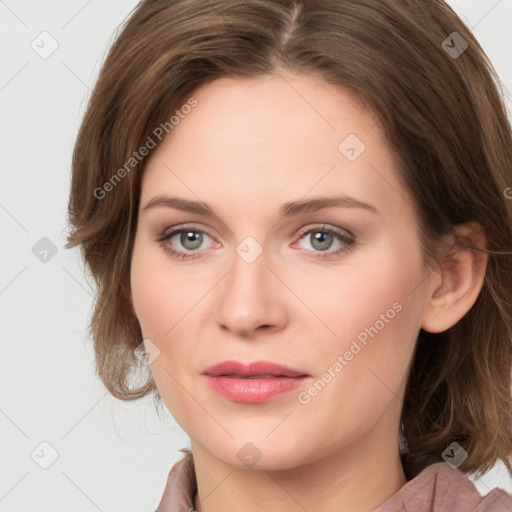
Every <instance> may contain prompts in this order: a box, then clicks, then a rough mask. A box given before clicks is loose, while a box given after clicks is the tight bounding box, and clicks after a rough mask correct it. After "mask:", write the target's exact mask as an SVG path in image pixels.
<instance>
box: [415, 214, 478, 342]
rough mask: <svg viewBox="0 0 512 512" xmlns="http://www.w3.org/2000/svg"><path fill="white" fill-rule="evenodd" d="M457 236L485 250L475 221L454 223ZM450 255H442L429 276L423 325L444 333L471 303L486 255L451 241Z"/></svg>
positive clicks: (475, 297)
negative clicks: (436, 266) (456, 224)
mask: <svg viewBox="0 0 512 512" xmlns="http://www.w3.org/2000/svg"><path fill="white" fill-rule="evenodd" d="M455 231H456V233H457V235H458V236H460V237H464V238H465V239H466V242H467V244H469V245H470V246H473V247H478V248H480V249H486V247H487V240H486V236H485V232H484V230H483V228H482V226H481V225H480V224H479V223H478V222H475V221H471V222H468V223H466V224H461V225H458V226H455ZM449 238H450V239H451V240H450V241H449V242H448V243H449V244H450V246H451V247H452V249H451V251H450V252H449V254H443V255H441V256H440V257H441V261H440V264H439V267H438V268H437V269H436V271H435V272H433V274H432V275H431V276H430V277H429V285H428V286H427V292H428V295H427V299H426V302H425V306H424V310H423V317H422V326H421V327H422V328H423V329H424V330H425V331H428V332H432V333H437V332H443V331H446V330H447V329H449V328H450V327H452V326H453V325H455V324H456V323H457V322H458V321H459V320H460V319H461V318H462V317H463V316H464V315H465V314H466V313H467V312H468V311H469V310H470V309H471V307H472V306H473V304H474V303H475V301H476V299H477V297H478V294H479V293H480V290H481V289H482V285H483V282H484V276H485V271H486V269H487V260H488V256H487V253H486V252H483V251H479V250H476V249H471V248H469V247H467V246H466V245H451V244H453V236H450V237H449ZM445 242H446V238H445Z"/></svg>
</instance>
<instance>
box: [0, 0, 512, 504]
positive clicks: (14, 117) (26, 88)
mask: <svg viewBox="0 0 512 512" xmlns="http://www.w3.org/2000/svg"><path fill="white" fill-rule="evenodd" d="M136 3H137V2H136V1H135V0H108V1H99V0H89V1H85V0H66V1H64V0H51V1H50V0H48V1H45V2H36V1H24V0H7V1H0V41H1V43H0V44H1V48H2V52H1V54H0V127H1V133H0V157H1V160H0V169H1V173H2V174H1V179H2V181H1V187H0V226H1V228H0V229H1V231H0V232H1V248H2V251H1V258H0V311H1V319H2V340H1V343H2V344H1V358H0V429H1V430H0V432H1V434H0V460H1V465H0V512H21V511H23V512H32V511H34V512H35V511H37V512H50V511H51V512H60V511H69V510H73V511H74V512H94V511H98V510H99V511H103V512H111V511H112V512H113V511H120V510H123V511H124V512H131V511H139V512H140V511H143V510H150V511H151V510H154V509H155V508H156V506H157V504H158V501H159V499H160V497H161V495H162V491H163V488H164V485H165V481H166V478H167V474H168V472H169V470H170V468H171V466H172V465H173V463H174V462H175V461H177V460H178V459H180V458H181V454H180V453H179V452H178V451H177V450H178V449H179V448H182V447H184V446H188V438H187V436H186V435H185V434H184V433H183V431H182V430H181V429H180V428H179V427H178V426H177V424H176V423H175V422H174V420H173V419H172V418H171V417H170V415H169V414H168V413H167V411H165V417H164V419H162V420H160V419H159V418H158V416H157V415H156V413H155V412H154V410H153V407H152V403H151V401H150V400H144V401H140V402H132V403H125V402H120V401H117V400H115V399H113V398H111V397H110V395H108V394H107V393H106V392H105V390H104V389H103V387H102V386H101V384H100V383H99V381H98V380H97V378H96V377H95V375H94V367H93V354H92V350H91V344H90V342H89V340H88V339H87V336H86V326H87V321H88V318H89V315H90V313H91V305H92V283H88V280H87V279H86V277H85V275H84V269H83V268H82V266H81V264H80V259H79V258H78V252H77V251H76V250H71V251H69V250H64V249H63V245H64V243H65V236H64V235H65V229H66V223H65V222H66V219H65V212H66V207H67V201H68V193H69V180H70V159H71V152H72V148H73V143H74V138H75V136H76V133H77V130H78V126H79V122H80V119H81V116H82V115H83V112H84V109H85V106H86V102H87V99H88V97H89V95H90V90H91V88H92V86H93V84H94V81H95V78H96V76H97V73H98V71H99V68H100V65H101V62H102V60H103V58H104V56H105V53H106V51H107V49H108V47H109V44H110V43H111V41H112V38H113V34H114V31H115V29H116V28H117V27H118V26H119V25H120V23H121V22H122V21H123V20H124V18H125V17H126V16H127V15H128V14H129V12H130V11H131V10H132V8H133V7H135V5H136ZM449 3H450V4H451V5H452V6H453V7H454V8H455V9H456V11H457V12H458V13H459V14H460V15H461V16H462V17H463V19H465V21H466V22H467V23H468V25H469V26H470V27H472V28H473V31H474V32H475V34H476V36H477V38H478V39H479V40H480V42H481V44H482V45H483V47H484V49H485V50H486V51H487V53H488V55H489V57H490V59H491V61H492V62H493V64H494V66H495V67H496V69H497V71H498V73H499V74H500V76H501V78H502V80H503V82H504V84H505V86H506V87H507V89H508V90H512V50H511V48H512V32H511V22H512V0H501V1H496V0H490V1H487V0H485V1H484V0H458V1H451V2H449ZM45 31H46V32H48V33H49V34H50V36H48V35H40V34H41V33H42V32H45ZM53 41H56V43H55V42H53ZM52 44H58V48H57V49H56V50H55V51H54V53H53V54H52V55H50V56H48V57H47V58H42V57H41V56H40V54H41V53H43V52H45V51H46V52H48V51H49V50H51V48H52ZM31 45H33V46H34V47H35V48H37V51H38V52H39V53H36V51H35V50H34V49H33V48H32V47H31ZM37 45H38V46H37ZM43 56H46V55H43ZM508 104H509V105H510V96H509V100H508ZM511 185H512V184H511ZM43 237H47V238H48V239H49V240H50V241H51V243H52V244H54V246H55V250H56V251H57V252H56V254H55V255H53V256H52V253H51V249H50V252H49V253H48V254H47V256H46V258H47V260H48V261H46V262H42V261H40V259H39V258H38V257H36V254H34V253H33V247H34V246H36V244H38V243H39V244H43V246H44V244H48V242H47V241H43V242H40V240H41V239H42V238H43ZM43 246H41V247H40V246H38V245H37V246H36V249H37V248H38V249H39V256H40V257H44V252H41V251H44V248H45V247H46V246H44V247H43ZM35 252H36V253H37V252H38V251H37V250H36V251H35ZM42 442H47V443H49V444H50V445H51V446H52V447H53V448H49V447H48V446H47V445H41V443H42ZM34 450H35V451H34ZM52 450H56V451H57V452H58V458H57V459H56V460H55V462H54V463H53V464H52V465H51V466H50V467H49V468H48V469H42V468H41V467H40V465H41V464H43V465H44V464H49V463H50V462H51V460H52V459H51V457H52V453H53V452H52ZM496 485H499V486H501V487H503V488H505V489H507V490H509V491H512V481H511V480H510V479H509V477H508V475H507V473H506V471H505V470H504V467H503V466H501V465H500V466H497V467H496V468H495V469H494V470H493V471H492V472H491V473H490V474H488V475H487V476H486V477H484V479H483V480H482V481H480V482H478V488H479V490H480V491H481V492H482V494H486V493H487V492H488V491H489V489H490V488H492V487H495V486H496Z"/></svg>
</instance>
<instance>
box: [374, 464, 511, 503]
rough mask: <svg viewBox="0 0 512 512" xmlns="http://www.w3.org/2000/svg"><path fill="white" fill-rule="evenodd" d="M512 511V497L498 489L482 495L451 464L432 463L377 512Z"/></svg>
mask: <svg viewBox="0 0 512 512" xmlns="http://www.w3.org/2000/svg"><path fill="white" fill-rule="evenodd" d="M400 510H404V511H405V510H414V511H415V512H434V511H435V512H438V511H446V512H448V511H449V512H512V496H511V495H510V494H508V493H507V492H505V491H504V490H502V489H499V488H495V489H493V490H492V491H490V492H489V493H488V494H487V495H486V496H482V495H481V494H480V493H479V492H478V489H477V488H476V487H475V485H474V484H473V482H472V481H471V480H470V479H469V478H468V476H467V475H466V474H464V473H462V472H461V471H459V470H458V469H455V468H453V467H452V466H450V465H449V464H448V463H447V462H437V463H434V464H430V465H428V466H427V467H425V468H424V469H422V470H421V471H420V473H419V474H418V475H417V476H415V477H414V478H413V479H412V480H410V481H409V482H408V483H407V484H406V485H404V486H403V487H402V488H401V489H400V490H399V491H398V492H397V493H396V494H394V495H393V496H392V497H391V498H389V499H388V500H387V501H386V502H384V503H383V504H382V505H381V507H380V508H379V509H378V511H376V512H391V511H393V512H395V511H396V512H398V511H400Z"/></svg>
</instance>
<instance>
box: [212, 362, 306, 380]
mask: <svg viewBox="0 0 512 512" xmlns="http://www.w3.org/2000/svg"><path fill="white" fill-rule="evenodd" d="M203 374H205V375H210V376H212V377H219V376H221V375H236V376H240V377H252V376H257V375H272V376H273V377H304V376H307V375H308V374H307V373H305V372H303V371H301V370H297V369H295V368H290V367H288V366H284V365H282V364H277V363H272V362H270V361H253V362H250V363H241V362H239V361H223V362H221V363H218V364H214V365H213V366H209V367H208V368H206V370H204V372H203Z"/></svg>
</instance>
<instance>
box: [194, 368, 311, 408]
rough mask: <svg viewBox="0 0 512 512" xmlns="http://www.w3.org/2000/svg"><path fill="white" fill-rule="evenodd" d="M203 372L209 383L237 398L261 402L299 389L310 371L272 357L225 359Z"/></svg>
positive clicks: (217, 389)
mask: <svg viewBox="0 0 512 512" xmlns="http://www.w3.org/2000/svg"><path fill="white" fill-rule="evenodd" d="M203 374H204V375H205V376H206V379H207V382H208V385H209V386H210V387H211V388H212V389H214V390H215V391H217V393H219V394H221V395H222V396H224V397H226V398H229V399H231V400H234V401H236V402H245V403H261V402H267V401H268V400H270V399H272V398H274V397H275V396H277V395H279V394H281V393H285V392H286V391H291V390H292V389H296V388H297V387H299V386H300V385H301V384H303V382H304V380H305V379H306V378H307V377H310V375H308V374H306V373H305V372H303V371H301V370H297V369H295V368H290V367H288V366H283V365H281V364H276V363H272V362H269V361H254V362H252V363H247V364H244V363H241V362H238V361H224V362H222V363H219V364H216V365H213V366H210V367H209V368H207V369H206V370H205V371H204V372H203Z"/></svg>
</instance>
